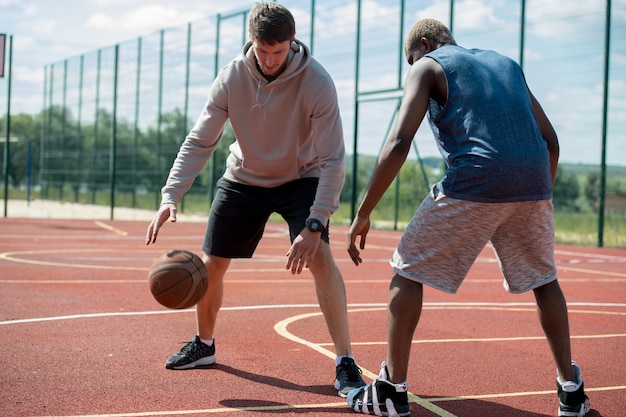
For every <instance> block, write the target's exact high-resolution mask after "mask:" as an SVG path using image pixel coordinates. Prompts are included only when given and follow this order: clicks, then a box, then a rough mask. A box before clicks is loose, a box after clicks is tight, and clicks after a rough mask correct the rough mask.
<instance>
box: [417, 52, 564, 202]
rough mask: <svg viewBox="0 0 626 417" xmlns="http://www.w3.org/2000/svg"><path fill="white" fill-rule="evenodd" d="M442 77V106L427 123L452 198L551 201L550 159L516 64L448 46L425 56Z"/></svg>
mask: <svg viewBox="0 0 626 417" xmlns="http://www.w3.org/2000/svg"><path fill="white" fill-rule="evenodd" d="M425 56H426V57H430V58H432V59H434V60H435V61H437V62H438V63H439V64H440V65H441V66H442V67H443V70H444V72H445V75H446V79H447V83H448V97H447V101H446V104H445V105H444V106H441V105H439V104H438V103H437V102H436V101H434V100H433V99H431V100H430V104H429V109H428V120H429V123H430V126H431V129H432V131H433V134H434V136H435V140H436V141H437V146H438V147H439V150H440V152H441V155H442V156H443V157H444V159H445V160H446V163H447V165H448V168H447V170H446V172H445V175H444V177H443V178H442V180H441V182H440V186H441V188H442V191H443V192H444V193H445V194H446V195H448V196H450V197H453V198H457V199H461V200H470V201H477V202H485V203H497V202H513V201H531V200H547V199H550V198H552V184H551V178H550V159H549V153H548V147H547V144H546V142H545V141H544V140H543V138H542V137H541V133H540V130H539V125H538V124H537V121H536V119H535V116H534V113H533V110H532V103H531V100H530V96H529V95H528V91H527V86H526V80H525V78H524V74H523V72H522V69H521V68H520V67H519V65H518V64H517V63H516V62H515V61H513V60H512V59H510V58H508V57H505V56H503V55H501V54H499V53H497V52H494V51H488V50H480V49H465V48H462V47H460V46H456V45H446V46H443V47H441V48H438V49H436V50H435V51H433V52H430V53H428V54H426V55H425Z"/></svg>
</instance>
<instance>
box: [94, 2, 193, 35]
mask: <svg viewBox="0 0 626 417" xmlns="http://www.w3.org/2000/svg"><path fill="white" fill-rule="evenodd" d="M196 18H197V15H196V14H195V13H194V12H190V11H186V10H177V9H176V8H173V7H165V6H161V5H151V6H144V7H140V8H138V9H134V10H130V11H128V12H125V13H122V14H121V15H115V14H113V13H104V12H100V13H96V14H93V15H92V16H90V17H89V18H88V19H87V20H86V22H85V23H84V25H83V28H85V29H95V30H101V31H108V32H122V33H128V34H131V33H133V34H138V35H140V34H145V33H149V32H153V31H156V30H158V29H161V28H165V27H172V26H180V25H183V24H185V23H187V22H190V21H192V20H194V19H196Z"/></svg>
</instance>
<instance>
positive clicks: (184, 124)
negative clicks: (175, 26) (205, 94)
mask: <svg viewBox="0 0 626 417" xmlns="http://www.w3.org/2000/svg"><path fill="white" fill-rule="evenodd" d="M190 65H191V22H190V23H188V24H187V53H186V56H185V103H184V105H183V106H184V107H183V120H182V123H181V125H182V132H181V135H182V137H183V138H185V137H186V136H187V117H188V114H189V72H190ZM180 204H181V205H180V211H181V212H184V211H185V198H183V200H182V201H181V202H180Z"/></svg>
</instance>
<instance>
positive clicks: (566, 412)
mask: <svg viewBox="0 0 626 417" xmlns="http://www.w3.org/2000/svg"><path fill="white" fill-rule="evenodd" d="M572 368H573V370H574V379H575V381H559V378H558V377H557V379H556V389H557V392H558V394H559V416H563V417H582V416H584V415H585V414H587V412H588V411H589V397H587V396H586V395H585V385H584V384H583V381H582V379H581V378H580V375H581V371H580V367H579V366H578V364H577V363H576V362H574V361H572ZM568 388H569V389H568ZM566 389H568V390H567V391H566Z"/></svg>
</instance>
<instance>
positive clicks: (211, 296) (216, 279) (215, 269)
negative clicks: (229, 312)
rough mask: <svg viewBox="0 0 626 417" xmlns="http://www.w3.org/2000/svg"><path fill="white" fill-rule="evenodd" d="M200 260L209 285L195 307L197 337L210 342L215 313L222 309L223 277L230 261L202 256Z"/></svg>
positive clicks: (215, 318) (215, 317)
mask: <svg viewBox="0 0 626 417" xmlns="http://www.w3.org/2000/svg"><path fill="white" fill-rule="evenodd" d="M202 260H203V261H204V264H205V265H206V267H207V270H208V272H209V285H208V288H207V291H206V294H204V297H202V299H201V300H200V301H199V302H198V305H197V306H196V320H197V323H198V335H199V336H200V338H202V339H204V340H211V338H212V337H213V331H214V330H215V323H216V321H217V313H218V312H219V310H220V308H221V307H222V298H223V296H224V275H225V274H226V271H227V270H228V266H229V265H230V259H228V258H220V257H219V256H212V255H207V254H204V256H203V258H202Z"/></svg>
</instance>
